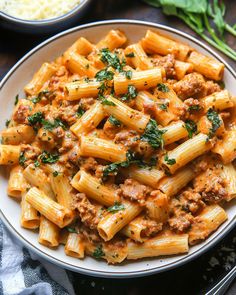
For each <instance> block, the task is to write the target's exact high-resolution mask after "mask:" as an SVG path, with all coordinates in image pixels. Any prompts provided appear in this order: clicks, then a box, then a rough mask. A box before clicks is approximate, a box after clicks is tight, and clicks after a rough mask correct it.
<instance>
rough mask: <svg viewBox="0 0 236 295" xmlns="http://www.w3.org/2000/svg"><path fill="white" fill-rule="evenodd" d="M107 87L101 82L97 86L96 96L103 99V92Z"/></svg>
mask: <svg viewBox="0 0 236 295" xmlns="http://www.w3.org/2000/svg"><path fill="white" fill-rule="evenodd" d="M107 89H108V86H107V85H106V84H105V83H104V82H103V83H102V84H101V85H100V86H99V87H98V90H99V91H98V98H99V99H103V98H104V92H105V91H106V90H107Z"/></svg>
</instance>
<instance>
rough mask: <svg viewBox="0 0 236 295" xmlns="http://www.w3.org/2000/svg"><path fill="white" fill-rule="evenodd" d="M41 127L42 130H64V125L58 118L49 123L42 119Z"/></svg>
mask: <svg viewBox="0 0 236 295" xmlns="http://www.w3.org/2000/svg"><path fill="white" fill-rule="evenodd" d="M42 125H43V128H44V129H46V130H52V129H54V128H57V127H62V128H63V129H64V130H66V126H65V124H64V123H63V122H62V121H61V120H60V119H58V118H57V119H55V120H54V122H50V121H47V120H44V119H42Z"/></svg>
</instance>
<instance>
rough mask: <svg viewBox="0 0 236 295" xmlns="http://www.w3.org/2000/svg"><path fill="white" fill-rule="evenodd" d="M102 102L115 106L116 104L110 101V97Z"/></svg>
mask: <svg viewBox="0 0 236 295" xmlns="http://www.w3.org/2000/svg"><path fill="white" fill-rule="evenodd" d="M101 104H104V105H108V106H115V105H116V104H115V103H114V102H113V101H110V100H108V99H103V100H102V101H101Z"/></svg>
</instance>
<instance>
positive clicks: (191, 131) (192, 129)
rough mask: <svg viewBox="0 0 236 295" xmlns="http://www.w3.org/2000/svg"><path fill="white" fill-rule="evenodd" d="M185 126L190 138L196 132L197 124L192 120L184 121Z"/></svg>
mask: <svg viewBox="0 0 236 295" xmlns="http://www.w3.org/2000/svg"><path fill="white" fill-rule="evenodd" d="M185 128H186V130H187V131H188V137H189V138H192V137H193V134H194V133H196V132H197V124H196V123H195V122H194V121H192V120H186V121H185Z"/></svg>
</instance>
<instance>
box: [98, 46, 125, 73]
mask: <svg viewBox="0 0 236 295" xmlns="http://www.w3.org/2000/svg"><path fill="white" fill-rule="evenodd" d="M101 61H102V62H103V63H105V64H106V65H107V66H110V67H112V68H114V69H115V70H117V71H119V72H122V70H123V65H122V64H121V63H120V60H119V57H118V56H117V55H116V54H115V53H112V52H110V50H109V49H108V48H103V49H102V50H101Z"/></svg>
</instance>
